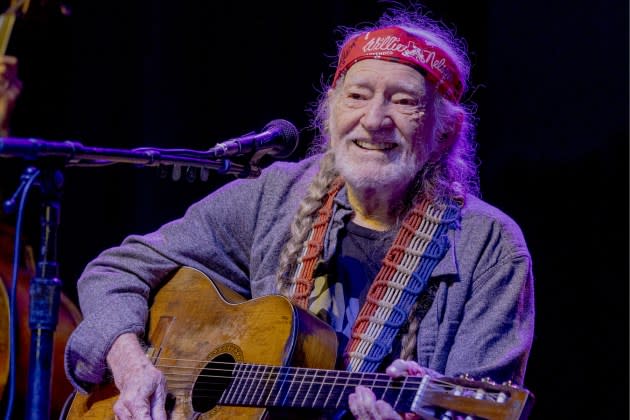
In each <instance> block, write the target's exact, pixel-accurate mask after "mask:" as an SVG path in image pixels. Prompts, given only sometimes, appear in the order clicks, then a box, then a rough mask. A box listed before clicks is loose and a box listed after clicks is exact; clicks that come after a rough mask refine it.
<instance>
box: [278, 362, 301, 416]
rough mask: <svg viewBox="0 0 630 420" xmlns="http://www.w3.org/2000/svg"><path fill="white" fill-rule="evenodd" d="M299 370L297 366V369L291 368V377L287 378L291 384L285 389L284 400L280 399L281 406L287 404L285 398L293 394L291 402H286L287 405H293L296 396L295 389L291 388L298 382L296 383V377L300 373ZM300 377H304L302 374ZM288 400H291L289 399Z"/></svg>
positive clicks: (297, 384)
mask: <svg viewBox="0 0 630 420" xmlns="http://www.w3.org/2000/svg"><path fill="white" fill-rule="evenodd" d="M301 370H302V369H299V368H298V369H293V377H292V378H290V379H289V380H290V382H291V384H290V385H289V389H288V390H287V395H286V396H285V398H284V400H283V401H282V407H286V406H287V400H288V399H289V398H290V397H291V396H293V400H292V402H291V403H289V404H288V406H289V407H293V406H295V397H296V396H297V390H295V391H292V389H293V388H294V387H295V386H299V383H298V381H297V379H298V375H299V374H300V371H301ZM302 378H304V375H302ZM289 401H291V400H289Z"/></svg>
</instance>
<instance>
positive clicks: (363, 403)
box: [348, 359, 442, 420]
mask: <svg viewBox="0 0 630 420" xmlns="http://www.w3.org/2000/svg"><path fill="white" fill-rule="evenodd" d="M386 373H387V374H388V375H389V376H391V377H392V378H400V377H404V376H425V375H429V376H430V377H439V376H442V375H440V374H439V373H438V372H435V371H434V370H432V369H428V368H424V367H422V366H420V365H419V364H417V363H416V362H414V361H407V360H402V359H397V360H395V361H394V362H393V363H392V364H391V365H389V367H388V368H387V370H386ZM348 405H349V407H350V411H351V412H352V415H353V416H354V417H355V418H357V419H359V420H368V419H369V420H399V419H403V418H404V419H405V420H412V419H414V420H415V419H419V418H420V417H419V416H417V415H416V414H413V413H405V414H404V415H403V416H401V415H400V414H398V413H397V412H396V411H395V410H394V409H393V408H392V406H391V405H389V404H388V403H386V402H385V401H383V400H378V401H377V400H376V396H375V395H374V393H373V392H372V391H371V390H370V389H369V388H366V387H364V386H357V387H356V389H355V392H354V393H352V394H350V396H349V400H348Z"/></svg>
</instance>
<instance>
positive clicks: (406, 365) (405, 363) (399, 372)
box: [386, 359, 425, 378]
mask: <svg viewBox="0 0 630 420" xmlns="http://www.w3.org/2000/svg"><path fill="white" fill-rule="evenodd" d="M386 372H387V374H388V375H389V376H391V377H393V378H399V377H402V376H422V375H424V374H425V370H424V369H423V368H422V366H420V365H419V364H418V363H416V362H414V361H412V360H402V359H396V360H394V362H393V363H392V364H391V365H389V367H388V368H387V370H386Z"/></svg>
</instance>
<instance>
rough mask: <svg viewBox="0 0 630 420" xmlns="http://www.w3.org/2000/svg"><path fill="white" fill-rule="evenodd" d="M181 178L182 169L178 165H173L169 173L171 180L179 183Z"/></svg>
mask: <svg viewBox="0 0 630 420" xmlns="http://www.w3.org/2000/svg"><path fill="white" fill-rule="evenodd" d="M181 177H182V167H181V166H180V165H173V171H172V172H171V179H172V180H173V181H179V180H180V178H181Z"/></svg>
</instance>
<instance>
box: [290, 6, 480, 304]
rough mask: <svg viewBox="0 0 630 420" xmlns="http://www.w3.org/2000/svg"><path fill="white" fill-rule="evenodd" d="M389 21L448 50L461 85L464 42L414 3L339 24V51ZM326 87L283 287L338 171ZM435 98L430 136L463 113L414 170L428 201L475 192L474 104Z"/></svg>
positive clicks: (466, 67) (466, 66) (316, 113)
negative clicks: (314, 169) (374, 18)
mask: <svg viewBox="0 0 630 420" xmlns="http://www.w3.org/2000/svg"><path fill="white" fill-rule="evenodd" d="M389 26H399V27H401V28H402V29H404V30H406V31H408V32H410V33H413V34H417V35H419V36H421V37H423V38H424V39H427V40H430V41H432V42H433V43H435V44H436V45H438V46H439V47H441V48H442V49H443V50H444V51H445V52H446V53H447V54H449V55H450V57H451V58H452V60H453V62H454V63H455V65H456V66H457V68H458V70H459V72H460V74H461V76H462V82H463V84H464V88H466V86H467V82H468V78H469V73H470V62H469V59H468V56H467V53H466V48H465V45H464V42H463V41H462V40H460V39H459V38H457V37H456V36H455V35H454V33H453V32H452V31H451V30H450V29H448V28H447V27H446V26H444V25H443V24H441V23H439V22H437V21H435V20H433V19H431V18H429V17H428V16H427V15H426V14H425V13H423V12H422V11H421V9H420V8H419V7H416V8H402V7H393V8H391V9H389V10H387V11H386V12H385V13H384V14H383V16H382V17H381V18H380V19H379V20H378V22H377V23H376V24H373V25H363V26H360V27H355V28H348V27H341V28H339V30H340V32H341V33H342V40H341V41H340V42H339V43H338V55H339V53H340V52H341V50H342V48H343V46H344V45H345V43H346V42H347V41H348V40H349V39H351V38H353V37H355V36H356V35H358V34H360V33H363V32H366V31H372V30H376V29H380V28H384V27H389ZM342 77H343V76H342ZM331 79H332V78H331ZM342 86H343V81H342V79H339V81H338V83H337V84H336V87H335V88H333V89H340V88H341V87H342ZM330 89H331V84H330V83H326V82H324V83H323V86H322V90H321V94H320V96H319V100H318V101H317V103H316V104H315V105H314V106H313V109H312V111H313V118H312V121H311V124H312V128H314V129H315V130H316V133H317V134H316V138H315V140H316V141H315V143H314V146H313V147H312V148H311V150H310V153H311V154H313V153H323V158H322V161H321V164H320V171H319V173H318V175H317V176H316V177H315V178H314V180H313V182H312V184H311V186H310V188H309V190H308V192H307V194H306V196H305V198H304V199H303V201H302V203H301V205H300V207H299V210H298V212H297V214H296V217H295V219H294V222H293V224H292V226H291V237H290V238H289V240H288V241H287V244H286V246H285V248H284V249H283V251H282V253H281V255H280V264H279V270H278V286H279V288H280V290H281V291H284V292H286V291H287V289H288V287H289V286H290V285H291V281H292V277H293V275H294V271H295V269H296V267H297V264H298V259H299V257H300V253H301V251H302V249H303V247H304V244H305V242H306V240H307V237H308V234H309V232H310V230H311V228H312V225H313V222H314V220H315V217H316V215H317V210H318V209H319V208H320V207H321V205H322V201H323V199H324V198H325V197H326V193H327V192H328V190H329V188H330V185H331V183H332V182H333V180H334V179H335V178H336V177H337V173H336V170H335V156H334V154H333V153H332V152H331V150H330V149H329V133H328V119H329V117H330V108H331V104H330V101H331V99H330V98H331V97H334V95H328V94H327V93H328V91H329V90H330ZM435 101H436V102H435V104H434V107H433V108H434V110H435V113H436V124H435V133H434V135H435V138H436V139H438V141H439V140H440V139H441V138H442V137H443V133H447V132H448V131H449V130H452V129H453V128H452V126H453V116H454V115H460V116H461V117H462V118H461V119H460V120H459V125H460V127H459V131H458V132H457V135H456V138H455V139H454V140H453V139H452V138H451V140H450V141H452V143H451V147H450V149H448V150H446V151H445V153H444V154H443V155H442V156H441V157H439V158H438V159H437V160H434V161H431V162H429V163H427V164H426V165H425V166H424V167H423V169H422V170H421V171H420V173H419V174H417V176H416V182H415V183H414V185H413V190H414V191H412V194H410V195H411V196H413V197H417V196H420V195H421V196H423V197H426V198H429V199H431V200H432V201H442V200H444V199H463V198H464V197H465V195H466V194H472V195H477V194H478V176H477V165H476V162H475V159H476V158H475V144H474V139H473V138H474V116H473V109H474V108H473V107H472V106H466V105H463V104H461V103H457V104H456V103H453V102H452V101H450V100H448V99H446V98H445V97H443V96H442V95H441V94H436V99H435Z"/></svg>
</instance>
